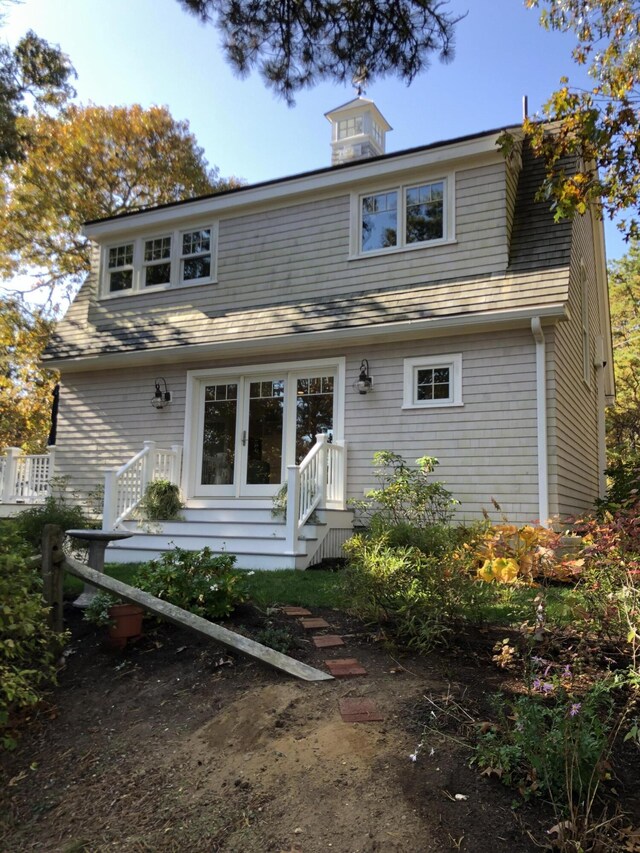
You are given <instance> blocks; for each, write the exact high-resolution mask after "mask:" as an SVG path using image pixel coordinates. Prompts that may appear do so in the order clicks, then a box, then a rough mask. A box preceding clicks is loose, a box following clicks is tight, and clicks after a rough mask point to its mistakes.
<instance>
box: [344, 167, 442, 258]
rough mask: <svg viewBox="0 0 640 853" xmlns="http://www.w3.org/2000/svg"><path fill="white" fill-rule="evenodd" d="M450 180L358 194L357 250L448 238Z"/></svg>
mask: <svg viewBox="0 0 640 853" xmlns="http://www.w3.org/2000/svg"><path fill="white" fill-rule="evenodd" d="M448 215H449V211H448V199H447V179H445V178H442V179H439V180H437V181H425V182H424V183H419V184H412V185H410V186H402V187H394V188H393V189H389V190H385V191H383V192H377V193H368V194H366V195H362V196H360V197H359V210H358V246H357V253H358V254H360V255H362V254H367V253H369V252H379V251H385V250H393V249H405V248H409V247H414V246H423V245H428V244H429V243H433V242H436V241H443V240H446V239H449V236H450V235H449V234H448V226H447V218H448Z"/></svg>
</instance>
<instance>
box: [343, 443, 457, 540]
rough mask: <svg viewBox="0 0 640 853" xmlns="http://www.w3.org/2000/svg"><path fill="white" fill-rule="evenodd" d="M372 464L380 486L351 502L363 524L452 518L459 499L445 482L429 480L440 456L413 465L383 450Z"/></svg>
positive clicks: (445, 521) (435, 521) (386, 525)
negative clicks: (446, 487) (415, 466)
mask: <svg viewBox="0 0 640 853" xmlns="http://www.w3.org/2000/svg"><path fill="white" fill-rule="evenodd" d="M373 463H374V465H375V466H376V468H375V469H374V477H375V478H376V480H377V481H378V484H379V487H378V488H377V489H371V490H370V491H369V492H367V494H366V496H365V499H364V500H362V501H352V502H351V505H352V506H353V508H354V509H355V510H356V512H357V513H358V514H359V515H360V519H361V521H362V523H363V524H364V525H366V526H371V527H372V528H374V529H378V530H379V529H381V528H390V527H397V526H400V525H407V524H408V525H412V526H413V527H418V528H424V527H427V526H429V525H435V524H439V525H444V524H448V523H449V522H450V521H451V519H452V518H453V513H454V507H455V506H456V504H457V503H458V501H456V500H454V498H453V497H452V495H451V492H449V491H448V490H447V489H445V487H444V485H443V484H442V483H440V482H437V481H435V482H431V481H430V480H429V476H430V475H431V474H433V472H434V471H435V468H436V465H437V464H438V460H437V459H434V458H433V457H432V456H423V457H421V458H420V459H416V465H417V468H412V467H411V466H409V465H407V464H406V462H405V461H404V459H403V458H402V456H400V455H399V454H398V453H392V452H391V451H390V450H380V451H378V452H377V453H374V455H373Z"/></svg>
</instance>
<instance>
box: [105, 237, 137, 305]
mask: <svg viewBox="0 0 640 853" xmlns="http://www.w3.org/2000/svg"><path fill="white" fill-rule="evenodd" d="M133 252H134V244H133V243H122V244H121V245H120V246H110V247H109V250H108V255H107V278H108V281H109V285H108V286H109V291H110V292H111V293H118V292H119V291H122V290H131V289H132V287H133Z"/></svg>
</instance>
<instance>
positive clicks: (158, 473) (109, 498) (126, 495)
mask: <svg viewBox="0 0 640 853" xmlns="http://www.w3.org/2000/svg"><path fill="white" fill-rule="evenodd" d="M143 445H144V446H143V448H142V450H141V451H140V452H139V453H136V455H135V456H133V457H132V458H131V459H130V460H129V461H128V462H125V464H124V465H121V466H120V467H119V468H110V469H108V470H107V471H105V479H104V506H103V512H102V529H103V530H114V529H115V528H116V527H118V526H119V525H120V524H122V522H123V521H124V519H125V518H126V517H127V516H128V515H129V514H130V513H131V512H133V510H134V509H135V508H136V507H137V506H138V504H139V503H140V501H141V500H142V498H143V497H144V493H145V490H146V488H147V486H148V484H149V483H151V482H152V481H153V480H169V482H171V483H176V484H177V483H179V482H180V465H181V462H182V447H181V446H180V445H179V444H174V445H172V446H171V448H170V449H166V448H162V447H156V442H155V441H145V442H143Z"/></svg>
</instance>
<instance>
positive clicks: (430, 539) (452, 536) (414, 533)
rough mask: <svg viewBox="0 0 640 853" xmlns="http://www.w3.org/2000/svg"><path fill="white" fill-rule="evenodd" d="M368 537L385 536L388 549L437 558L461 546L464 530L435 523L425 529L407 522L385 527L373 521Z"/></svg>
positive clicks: (464, 534)
mask: <svg viewBox="0 0 640 853" xmlns="http://www.w3.org/2000/svg"><path fill="white" fill-rule="evenodd" d="M368 535H369V536H372V537H374V538H375V537H377V536H381V535H386V537H387V542H388V544H389V547H390V548H417V549H418V550H419V551H422V553H423V554H428V555H431V556H434V557H437V556H441V555H444V554H447V553H448V552H450V551H451V550H453V549H454V548H456V547H457V546H458V545H461V544H462V542H463V541H464V539H465V537H466V529H465V528H462V527H452V526H451V525H449V524H437V523H436V524H428V525H426V526H425V527H415V526H414V525H413V524H408V523H407V522H401V523H400V524H394V525H387V524H383V523H380V522H379V521H378V520H374V522H373V524H372V526H371V527H370V528H369V531H368Z"/></svg>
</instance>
